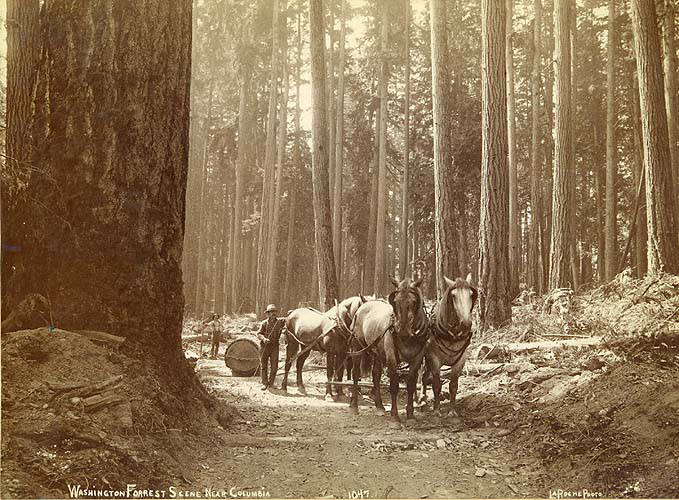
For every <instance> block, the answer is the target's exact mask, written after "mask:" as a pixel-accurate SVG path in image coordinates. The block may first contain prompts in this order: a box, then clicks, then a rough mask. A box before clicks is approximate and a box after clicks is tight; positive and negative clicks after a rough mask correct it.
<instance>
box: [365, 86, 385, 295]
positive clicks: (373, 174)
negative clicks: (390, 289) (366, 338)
mask: <svg viewBox="0 0 679 500" xmlns="http://www.w3.org/2000/svg"><path fill="white" fill-rule="evenodd" d="M378 101H379V99H378ZM381 114H382V113H381V106H380V105H379V102H378V104H377V113H375V137H374V140H373V158H372V162H371V163H370V174H369V175H370V213H369V214H368V217H369V220H368V234H367V236H366V243H365V261H364V266H363V281H362V283H361V291H362V292H363V293H367V291H368V289H369V288H371V287H370V283H371V282H372V280H373V277H374V275H375V229H376V225H377V167H378V164H379V157H380V140H379V137H380V128H381V127H380V126H381V119H380V115H381Z"/></svg>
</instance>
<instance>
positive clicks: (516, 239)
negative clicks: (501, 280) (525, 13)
mask: <svg viewBox="0 0 679 500" xmlns="http://www.w3.org/2000/svg"><path fill="white" fill-rule="evenodd" d="M513 1H514V0H506V2H507V20H506V22H507V27H506V31H505V34H506V37H507V42H506V47H505V51H506V56H505V64H506V65H507V147H508V158H507V159H508V166H509V270H510V278H509V282H510V290H511V294H512V296H513V297H515V296H516V295H518V293H519V270H520V269H521V260H520V259H521V257H520V256H521V240H520V234H521V228H520V227H519V195H518V175H517V165H516V117H515V114H516V113H515V109H516V105H515V98H514V52H513V48H512V46H513V44H512V36H513V27H512V20H513ZM463 274H464V273H463Z"/></svg>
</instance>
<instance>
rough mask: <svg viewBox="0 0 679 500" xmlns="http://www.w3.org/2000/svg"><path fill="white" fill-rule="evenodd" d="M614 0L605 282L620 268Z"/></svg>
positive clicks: (612, 9)
mask: <svg viewBox="0 0 679 500" xmlns="http://www.w3.org/2000/svg"><path fill="white" fill-rule="evenodd" d="M616 43H617V42H616V33H615V0H608V42H607V51H606V53H607V61H606V281H611V280H612V279H613V278H614V277H615V275H616V273H617V269H618V231H617V198H618V193H617V191H616V177H617V168H618V164H617V149H618V145H617V143H616V137H615V135H616V134H615V124H616V121H617V114H616V106H615V58H616V54H615V45H616Z"/></svg>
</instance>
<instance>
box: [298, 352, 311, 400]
mask: <svg viewBox="0 0 679 500" xmlns="http://www.w3.org/2000/svg"><path fill="white" fill-rule="evenodd" d="M310 353H311V351H307V352H305V353H304V354H302V355H300V356H299V357H298V358H297V392H298V393H299V394H304V395H306V389H305V388H304V382H302V369H303V368H304V362H305V361H306V358H308V357H309V354H310Z"/></svg>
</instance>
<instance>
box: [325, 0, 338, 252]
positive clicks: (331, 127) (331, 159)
mask: <svg viewBox="0 0 679 500" xmlns="http://www.w3.org/2000/svg"><path fill="white" fill-rule="evenodd" d="M334 3H335V2H334V0H332V1H329V2H327V3H326V4H325V5H328V10H329V16H328V18H329V23H328V42H329V45H330V46H329V47H328V78H327V80H326V87H327V92H328V93H327V95H326V97H325V103H326V106H327V109H326V112H327V115H326V116H327V122H326V123H327V124H328V174H329V175H328V182H329V184H328V187H329V189H330V209H331V210H332V207H333V206H334V205H333V196H334V194H335V188H334V184H335V7H334ZM332 216H333V214H332V213H331V217H332ZM333 258H334V256H333ZM335 265H337V262H335Z"/></svg>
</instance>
